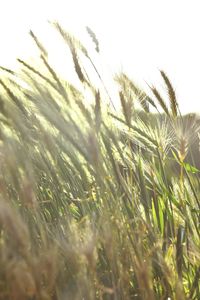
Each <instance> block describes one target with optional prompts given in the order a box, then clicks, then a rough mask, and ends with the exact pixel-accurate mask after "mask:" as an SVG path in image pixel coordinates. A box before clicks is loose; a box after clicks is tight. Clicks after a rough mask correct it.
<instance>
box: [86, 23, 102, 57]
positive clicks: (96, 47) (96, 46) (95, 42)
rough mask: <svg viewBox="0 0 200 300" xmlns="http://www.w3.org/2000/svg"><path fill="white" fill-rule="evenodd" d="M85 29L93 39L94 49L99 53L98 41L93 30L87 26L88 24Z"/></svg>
mask: <svg viewBox="0 0 200 300" xmlns="http://www.w3.org/2000/svg"><path fill="white" fill-rule="evenodd" d="M86 30H87V32H88V34H89V36H90V37H91V39H92V41H93V42H94V44H95V49H96V51H97V52H98V53H99V41H98V39H97V37H96V34H95V33H94V31H93V30H92V29H91V28H90V27H88V26H86Z"/></svg>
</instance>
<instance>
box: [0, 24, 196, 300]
mask: <svg viewBox="0 0 200 300" xmlns="http://www.w3.org/2000/svg"><path fill="white" fill-rule="evenodd" d="M53 26H54V27H55V29H56V30H57V31H58V34H60V36H61V37H62V38H63V40H64V41H65V42H66V47H68V48H69V49H70V51H71V56H72V60H73V63H74V68H75V72H76V74H77V76H78V78H79V80H80V82H81V83H82V85H83V88H84V89H85V90H88V91H90V94H91V98H92V101H90V104H88V101H87V98H86V97H85V96H84V94H83V93H82V92H81V91H80V90H79V89H78V88H77V87H75V86H73V85H72V84H70V83H69V82H67V81H66V80H65V79H64V78H61V77H60V76H59V74H57V72H56V71H55V70H54V68H53V67H52V66H51V64H50V63H49V61H48V52H47V50H46V49H45V48H44V46H43V45H42V43H41V42H40V41H39V40H38V38H37V37H36V36H35V35H34V33H33V32H31V33H30V34H31V36H32V38H33V41H34V42H35V43H36V44H37V47H38V48H39V50H40V52H41V63H42V64H43V67H42V68H41V69H40V68H38V67H36V66H34V65H31V64H30V63H29V62H25V61H23V60H22V59H19V60H18V61H19V64H20V65H21V68H20V70H19V71H13V70H9V69H7V68H6V67H4V66H2V67H1V77H0V299H2V300H68V299H69V300H83V299H84V300H94V299H99V300H101V299H105V300H109V299H113V300H126V299H127V300H128V299H137V300H145V299H147V300H162V299H163V300H164V299H168V300H170V299H171V300H172V299H176V300H186V299H188V300H192V299H200V284H199V282H200V252H199V249H200V224H199V220H200V219H199V217H200V176H199V175H200V173H199V172H200V171H199V168H200V159H199V157H200V152H199V133H200V118H199V117H198V116H197V115H196V114H188V115H186V116H182V115H181V112H180V111H179V106H178V102H177V99H176V93H175V90H174V88H173V86H172V84H171V82H170V80H169V78H168V76H167V75H166V73H165V72H164V71H161V72H160V75H161V77H162V79H163V84H164V85H165V88H166V92H167V93H166V95H165V96H163V95H162V94H161V93H160V92H159V90H158V89H157V88H156V87H154V86H149V94H147V93H146V92H144V91H143V90H141V89H140V88H139V87H138V86H137V85H136V84H135V83H134V82H133V81H132V80H131V79H130V78H129V77H128V76H127V75H126V74H124V73H120V74H117V75H116V77H115V81H116V82H117V84H118V88H119V99H120V101H121V109H119V110H116V109H114V108H113V104H114V103H113V102H112V101H111V98H110V96H109V91H108V90H107V89H106V85H105V83H104V80H103V78H102V75H101V74H100V72H99V71H98V70H97V68H96V66H95V62H94V61H93V59H92V58H91V56H90V54H89V53H88V50H87V49H86V47H84V45H82V44H81V43H80V42H79V41H78V40H77V39H76V38H75V37H73V36H72V35H71V34H69V33H68V32H66V31H65V30H64V29H63V28H62V27H61V26H60V25H59V24H58V23H54V24H53ZM87 31H88V34H89V35H90V36H91V38H92V39H93V42H94V45H95V48H96V51H97V52H98V51H99V47H100V46H99V43H98V40H97V38H96V36H95V34H94V33H93V31H92V30H91V29H90V28H87ZM58 55H59V54H58ZM83 57H84V59H85V60H87V61H88V64H90V65H91V68H92V69H93V70H94V71H95V72H96V74H97V77H98V78H99V81H100V83H101V86H102V88H101V89H96V88H95V85H93V83H92V82H91V80H90V79H89V76H88V75H87V70H86V69H85V68H84V64H83V62H82V59H81V58H83ZM105 99H108V101H107V102H106V101H105ZM152 108H153V109H154V111H156V110H157V113H153V112H152Z"/></svg>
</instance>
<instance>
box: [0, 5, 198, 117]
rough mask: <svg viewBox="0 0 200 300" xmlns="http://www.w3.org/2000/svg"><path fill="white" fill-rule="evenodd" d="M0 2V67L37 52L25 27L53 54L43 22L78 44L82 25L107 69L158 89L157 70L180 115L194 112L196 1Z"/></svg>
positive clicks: (52, 43)
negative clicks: (170, 84)
mask: <svg viewBox="0 0 200 300" xmlns="http://www.w3.org/2000/svg"><path fill="white" fill-rule="evenodd" d="M0 4H1V9H0V38H1V45H0V64H1V65H3V66H5V67H6V66H8V67H10V66H11V67H12V66H14V61H15V57H16V56H17V57H20V58H28V57H31V56H34V55H36V54H37V53H36V52H35V51H34V50H33V48H32V45H33V43H32V40H31V39H30V37H29V36H28V31H29V30H30V29H33V31H34V32H35V33H36V35H38V36H41V38H42V40H43V41H44V44H47V46H48V47H51V48H55V51H54V50H53V51H54V52H56V53H59V51H58V50H59V49H58V44H56V43H55V39H54V35H53V32H52V29H51V27H50V25H49V24H47V22H46V20H47V19H48V20H53V19H58V20H60V21H61V24H64V26H65V28H66V29H68V28H69V29H70V30H72V31H73V32H74V33H75V34H77V35H78V37H79V38H82V39H83V40H84V39H86V37H85V33H84V32H85V31H84V26H87V25H88V26H90V27H91V28H92V29H93V31H94V32H95V33H96V35H97V37H98V39H99V42H100V47H101V52H102V58H103V61H105V62H106V65H107V67H108V68H109V70H110V71H112V72H114V71H119V70H123V71H125V72H127V73H128V75H129V76H131V77H132V78H133V79H134V80H135V81H136V82H138V83H139V84H140V85H141V86H144V87H145V86H146V83H145V82H148V83H150V84H151V83H153V84H155V85H157V86H159V87H160V86H162V84H161V80H160V76H159V71H158V70H159V69H164V70H165V71H166V73H167V74H168V75H169V77H170V79H171V80H172V82H173V84H174V87H175V89H176V92H177V95H178V98H179V103H180V106H181V110H182V112H188V111H193V112H198V113H200V76H199V74H200V72H199V70H200V42H199V41H200V17H199V13H200V1H199V0H123V1H120V0H107V1H104V0H101V1H95V0H93V1H92V0H91V1H90V0H73V1H71V0H65V1H64V0H63V1H62V0H56V1H54V0H40V1H39V0H34V1H33V0H28V1H27V0H6V1H3V0H2V1H1V3H0ZM90 46H91V45H90ZM48 47H47V48H48ZM56 47H57V48H56ZM56 57H58V55H56ZM58 64H60V66H62V64H63V62H62V61H60V62H58ZM65 72H66V73H67V72H68V70H65ZM69 72H71V71H69Z"/></svg>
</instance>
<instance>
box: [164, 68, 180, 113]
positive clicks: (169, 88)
mask: <svg viewBox="0 0 200 300" xmlns="http://www.w3.org/2000/svg"><path fill="white" fill-rule="evenodd" d="M160 74H161V76H162V78H163V80H164V82H165V84H166V87H167V93H168V97H169V101H170V107H171V113H172V115H173V117H175V118H176V117H177V116H178V102H177V99H176V93H175V90H174V88H173V86H172V84H171V82H170V80H169V78H168V76H167V75H166V73H165V72H164V71H162V70H160Z"/></svg>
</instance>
